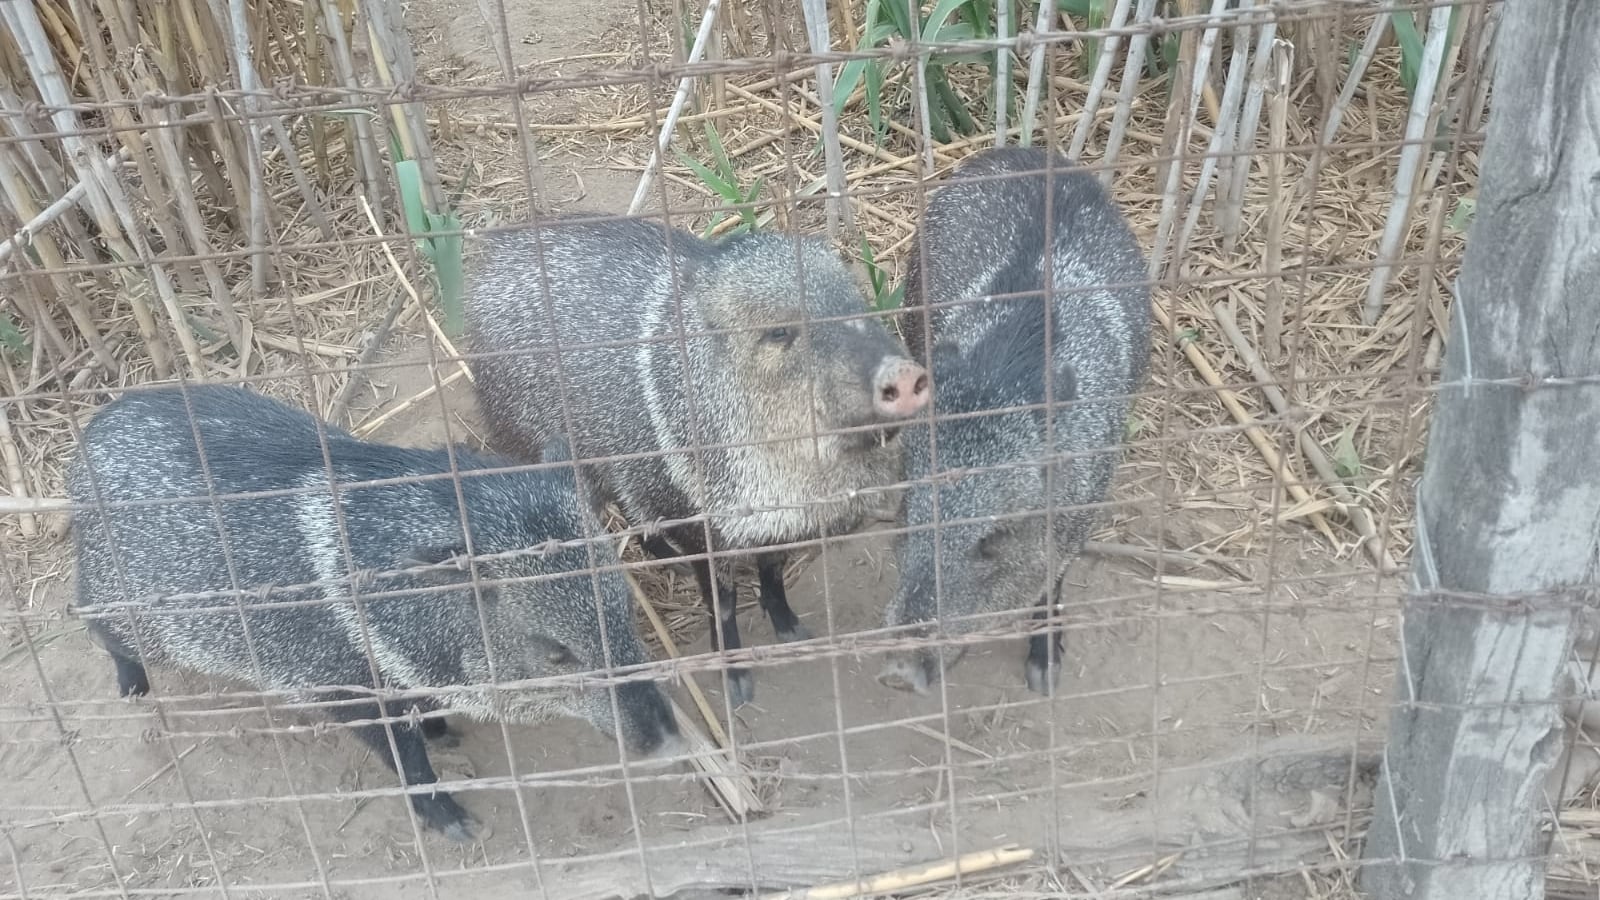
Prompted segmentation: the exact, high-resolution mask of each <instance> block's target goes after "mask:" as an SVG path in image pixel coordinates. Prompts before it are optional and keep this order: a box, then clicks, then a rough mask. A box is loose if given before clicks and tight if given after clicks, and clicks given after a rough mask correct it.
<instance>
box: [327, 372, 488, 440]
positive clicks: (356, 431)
mask: <svg viewBox="0 0 1600 900" xmlns="http://www.w3.org/2000/svg"><path fill="white" fill-rule="evenodd" d="M464 374H466V371H465V370H464V369H463V370H462V371H460V372H451V373H450V374H449V375H447V376H445V377H444V378H441V379H439V383H438V384H437V385H432V384H430V385H428V386H427V387H425V388H423V389H422V391H421V392H419V393H418V394H417V395H416V396H415V397H412V398H411V399H410V400H407V401H406V402H404V403H402V404H400V405H399V406H396V407H395V408H394V409H391V410H389V411H388V412H386V413H384V414H383V415H381V416H378V417H377V418H374V419H368V420H367V421H365V422H362V423H361V424H360V425H358V426H356V427H355V428H352V429H351V430H350V433H351V434H353V435H355V436H356V437H365V436H367V435H369V434H371V433H372V432H374V431H376V430H377V428H378V426H379V425H382V424H383V423H385V422H387V421H389V420H390V419H392V418H394V417H395V416H397V415H399V414H400V413H401V412H404V411H405V410H407V409H410V408H411V407H413V406H416V405H417V404H418V403H421V402H422V401H423V400H426V399H428V398H429V397H432V396H433V395H434V393H436V392H437V391H438V390H439V388H442V387H447V386H449V385H450V384H451V383H453V382H454V381H455V380H456V379H457V378H460V377H461V376H462V375H464Z"/></svg>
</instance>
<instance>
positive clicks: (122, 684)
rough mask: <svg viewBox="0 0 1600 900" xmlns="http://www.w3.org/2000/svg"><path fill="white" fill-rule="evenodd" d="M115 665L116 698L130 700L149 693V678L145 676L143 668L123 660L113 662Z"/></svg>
mask: <svg viewBox="0 0 1600 900" xmlns="http://www.w3.org/2000/svg"><path fill="white" fill-rule="evenodd" d="M115 662H116V664H117V696H119V697H126V698H129V699H132V698H134V697H143V696H144V695H145V694H148V693H150V678H149V676H148V675H146V674H145V671H144V666H142V665H140V664H138V663H136V662H129V661H127V660H125V659H117V660H115Z"/></svg>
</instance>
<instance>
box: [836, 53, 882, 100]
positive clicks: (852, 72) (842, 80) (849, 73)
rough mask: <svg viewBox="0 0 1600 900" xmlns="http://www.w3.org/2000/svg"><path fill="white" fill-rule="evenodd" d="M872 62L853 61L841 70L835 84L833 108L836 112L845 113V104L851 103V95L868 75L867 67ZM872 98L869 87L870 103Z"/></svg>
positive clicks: (865, 60) (867, 60)
mask: <svg viewBox="0 0 1600 900" xmlns="http://www.w3.org/2000/svg"><path fill="white" fill-rule="evenodd" d="M872 62H873V60H870V59H852V60H850V61H849V62H847V63H845V64H844V66H843V67H841V68H840V69H839V77H838V79H837V80H836V81H834V83H833V108H834V109H835V110H837V111H839V112H844V105H845V103H846V102H847V101H849V99H850V95H851V94H853V93H855V91H856V85H857V84H858V83H860V81H861V76H862V75H863V74H865V73H866V70H867V66H868V65H869V64H871V63H872ZM871 96H872V89H871V88H870V87H869V88H868V89H867V97H868V102H871Z"/></svg>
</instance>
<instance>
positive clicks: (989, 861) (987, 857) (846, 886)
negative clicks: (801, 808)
mask: <svg viewBox="0 0 1600 900" xmlns="http://www.w3.org/2000/svg"><path fill="white" fill-rule="evenodd" d="M1032 858H1033V849H1032V848H1031V847H1030V848H1019V847H1017V846H1016V845H1015V844H1011V845H1008V846H1005V847H997V848H995V849H993V850H979V851H977V852H975V853H963V854H962V855H960V856H958V857H956V858H955V859H950V860H945V861H943V862H937V863H930V864H927V865H922V866H912V867H908V868H904V869H895V870H893V871H891V872H884V873H882V874H879V875H874V876H872V877H871V878H864V879H861V880H859V881H840V882H837V883H834V884H824V885H818V886H817V887H811V888H802V889H800V890H798V891H779V892H777V893H773V894H763V895H761V900H840V898H844V897H862V896H867V895H870V894H886V893H889V892H891V891H903V890H905V889H907V888H912V887H917V886H920V885H924V884H931V883H933V882H935V881H944V880H945V879H947V878H954V877H955V876H956V875H958V874H959V875H970V874H972V873H974V872H984V871H988V870H990V869H999V868H1002V867H1004V866H1011V865H1016V864H1017V863H1020V862H1026V861H1028V860H1030V859H1032Z"/></svg>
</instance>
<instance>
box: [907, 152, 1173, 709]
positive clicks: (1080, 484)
mask: <svg viewBox="0 0 1600 900" xmlns="http://www.w3.org/2000/svg"><path fill="white" fill-rule="evenodd" d="M1046 152H1047V151H1044V150H1041V149H1016V148H1008V149H1000V150H990V151H986V152H982V153H978V154H975V155H973V156H972V157H970V158H969V159H967V160H965V161H963V162H962V163H961V164H960V165H958V166H957V167H956V168H955V169H954V170H953V171H952V172H951V175H950V178H951V181H952V182H955V181H956V180H958V179H977V178H983V177H985V176H997V175H999V176H1006V175H1008V174H1009V175H1010V176H1011V177H1004V178H1003V179H997V180H987V181H970V182H967V183H950V184H946V185H944V186H941V187H939V188H937V189H935V190H934V191H932V192H931V193H930V198H929V201H928V207H927V213H926V215H925V217H924V219H923V222H922V225H921V229H920V234H919V236H918V239H917V241H916V242H914V243H913V245H912V254H913V255H912V262H911V266H910V268H909V270H908V272H907V287H906V305H907V306H908V307H924V309H913V310H912V311H911V312H910V313H909V314H907V315H906V317H905V318H906V319H907V320H908V321H907V323H906V325H907V328H906V331H907V338H906V340H907V344H908V345H909V346H910V347H911V349H912V351H913V352H915V353H918V354H919V356H920V355H921V354H922V353H923V352H924V351H923V348H924V346H925V345H931V346H932V356H933V362H932V363H931V364H930V365H929V368H930V369H931V370H932V372H933V377H934V382H935V383H934V390H935V394H936V397H935V401H934V416H935V421H936V423H937V424H936V426H935V427H936V428H937V429H938V432H937V435H936V437H937V441H936V442H933V443H934V446H935V448H936V452H937V465H934V464H933V460H932V458H931V456H930V441H929V435H928V426H926V425H919V426H917V427H915V428H908V429H907V430H906V433H905V436H904V437H903V438H902V439H901V440H902V442H903V443H904V446H905V451H906V458H905V479H906V480H907V481H908V482H917V483H916V484H915V486H914V487H912V488H911V489H910V490H908V491H907V492H906V494H905V496H904V497H903V499H902V505H901V510H900V525H901V527H903V528H909V529H913V530H908V531H905V532H902V534H901V536H900V538H899V540H898V547H897V553H898V556H899V568H900V584H899V587H898V589H897V591H896V594H895V598H894V601H893V603H892V604H891V605H890V607H889V610H888V615H887V620H888V624H889V625H890V626H900V625H911V624H913V623H918V622H929V623H931V622H934V621H935V620H938V619H944V618H948V619H953V620H954V621H947V622H944V623H943V632H944V633H945V634H947V635H960V634H964V633H970V632H972V631H974V630H976V629H977V628H979V627H982V626H983V625H984V624H985V623H983V622H982V621H976V619H978V618H979V617H980V616H981V614H985V613H997V612H1002V611H1006V610H1011V609H1016V608H1018V607H1020V606H1022V605H1023V604H1024V603H1037V604H1041V605H1042V604H1045V603H1049V602H1053V598H1054V597H1056V596H1057V594H1058V592H1059V590H1060V585H1061V579H1062V577H1063V576H1064V574H1065V569H1066V567H1067V564H1068V563H1069V562H1071V560H1072V559H1073V557H1074V556H1076V555H1077V554H1078V553H1079V552H1080V550H1081V549H1082V547H1083V544H1084V541H1085V540H1086V539H1087V538H1088V535H1089V532H1090V530H1091V528H1092V526H1093V523H1094V520H1095V510H1094V509H1093V508H1092V506H1093V505H1094V504H1097V503H1101V502H1103V501H1104V499H1105V497H1106V493H1107V490H1108V489H1109V487H1110V484H1111V477H1112V474H1113V472H1114V471H1115V469H1116V465H1117V461H1118V458H1119V456H1120V447H1121V443H1122V439H1123V434H1124V431H1125V429H1126V423H1127V416H1128V410H1129V407H1130V406H1131V404H1132V398H1131V397H1130V395H1131V394H1132V393H1134V392H1135V391H1136V390H1138V388H1139V385H1140V384H1141V383H1142V381H1143V379H1144V375H1145V370H1146V367H1147V366H1148V362H1149V316H1150V293H1149V288H1148V287H1146V286H1143V284H1142V282H1145V281H1146V280H1147V278H1148V275H1147V273H1146V262H1145V259H1144V257H1143V253H1142V252H1141V250H1140V248H1139V245H1138V243H1137V242H1136V241H1135V239H1134V236H1133V233H1132V232H1131V231H1130V230H1129V228H1128V225H1127V223H1126V222H1125V220H1124V219H1123V217H1122V215H1121V214H1120V213H1119V212H1118V210H1117V209H1116V207H1115V206H1114V205H1113V204H1112V202H1111V200H1110V198H1108V197H1107V196H1106V194H1105V192H1104V191H1103V190H1102V189H1101V187H1100V185H1099V183H1098V182H1097V181H1095V179H1094V178H1093V177H1092V176H1091V175H1089V174H1087V173H1086V172H1083V171H1082V170H1074V169H1070V168H1069V166H1070V165H1071V164H1070V163H1069V162H1068V161H1067V160H1066V159H1065V158H1064V157H1062V156H1061V155H1059V154H1055V153H1050V157H1051V158H1052V159H1051V161H1050V162H1049V165H1051V167H1052V168H1053V171H1052V172H1051V174H1050V178H1051V184H1050V187H1049V191H1050V193H1049V195H1048V196H1049V197H1050V198H1051V201H1052V202H1051V211H1050V217H1051V218H1050V224H1049V225H1048V226H1047V225H1046V218H1045V215H1046V213H1045V201H1046V197H1047V195H1046V180H1045V178H1046V176H1045V174H1044V171H1043V170H1044V168H1045V166H1046V165H1047V161H1046ZM1023 173H1028V174H1023ZM1018 176H1020V177H1018ZM1047 227H1048V229H1049V232H1048V237H1049V247H1048V249H1047V248H1046V237H1047V233H1046V228H1047ZM923 264H925V267H924V265H923ZM1047 265H1048V266H1049V267H1050V269H1049V271H1050V278H1051V283H1050V284H1049V285H1048V290H1049V294H1048V296H1049V300H1050V306H1049V310H1050V318H1049V322H1048V325H1049V329H1048V335H1049V351H1048V352H1049V354H1050V355H1049V357H1048V358H1047V357H1046V355H1045V354H1046V343H1045V340H1046V318H1045V309H1046V307H1045V305H1044V300H1043V297H1044V296H1046V295H1045V291H1046V289H1047V285H1046V283H1045V277H1046V270H1045V266H1047ZM1005 295H1016V296H1015V297H1009V298H1008V297H1006V296H1005ZM936 304H948V305H945V306H936ZM924 311H925V312H926V313H927V315H928V323H929V324H928V328H929V331H930V335H929V336H930V337H931V340H929V339H928V337H925V336H924V331H923V329H922V327H921V325H920V322H917V321H913V320H917V319H920V317H921V315H922V313H923V312H924ZM1047 371H1048V373H1049V376H1050V379H1051V396H1050V397H1049V400H1050V401H1051V403H1052V406H1053V408H1054V410H1055V415H1054V428H1053V437H1054V441H1053V443H1052V442H1051V441H1050V440H1049V438H1048V436H1047V432H1046V419H1045V412H1044V410H1043V409H1042V408H1041V407H1042V406H1043V404H1044V403H1045V402H1046V399H1047V398H1046V394H1045V380H1046V372H1047ZM1019 406H1020V407H1027V406H1034V407H1035V408H1034V409H1025V410H1019V411H1012V412H1000V413H999V414H984V415H979V416H969V417H966V418H961V419H955V420H947V419H946V418H945V417H947V416H950V415H953V414H962V413H979V412H980V411H987V410H1005V409H1007V408H1009V407H1019ZM1051 457H1053V458H1054V460H1055V462H1054V465H1053V468H1054V472H1053V477H1054V483H1053V491H1050V490H1047V488H1046V480H1045V478H1046V473H1045V470H1044V462H1045V461H1047V459H1048V458H1051ZM968 469H976V470H978V471H974V472H964V471H963V470H968ZM952 477H955V480H950V479H951V478H952ZM930 479H931V480H933V481H937V482H939V488H938V498H937V504H938V506H937V519H938V521H937V523H935V507H934V499H935V498H934V496H933V494H934V490H933V487H932V486H931V485H930V483H929V482H930ZM1046 509H1048V510H1049V512H1048V513H1046V512H1045V510H1046ZM1019 513H1020V514H1021V516H1020V517H1019V516H1018V515H1017V514H1019ZM1047 515H1048V516H1049V517H1050V518H1048V519H1047ZM994 517H999V518H994ZM961 520H966V521H961ZM1052 520H1053V526H1054V531H1053V539H1054V545H1053V547H1051V546H1048V545H1047V544H1046V540H1047V525H1048V524H1050V522H1051V521H1052ZM946 522H953V523H954V524H948V525H947V524H945V523H946ZM935 528H937V530H938V532H939V536H940V537H939V542H940V545H939V548H938V557H937V558H938V560H939V562H938V573H937V574H938V579H937V581H936V580H935V559H936V557H935V547H934V529H935ZM1052 551H1053V554H1052ZM941 601H942V602H941ZM1041 612H1043V610H1041ZM1035 617H1036V618H1037V617H1039V614H1037V613H1036V614H1035ZM922 633H924V634H926V633H928V632H927V630H926V629H924V630H922ZM1059 642H1060V638H1059V636H1057V635H1056V634H1054V633H1052V632H1050V631H1045V632H1043V633H1039V634H1036V635H1035V636H1034V637H1032V638H1031V639H1030V641H1029V646H1028V664H1027V683H1028V686H1029V687H1030V688H1032V689H1033V690H1035V691H1038V692H1040V693H1047V692H1048V690H1047V688H1048V686H1053V685H1054V684H1055V683H1056V680H1057V679H1058V677H1059V653H1060V643H1059ZM961 656H962V650H961V649H956V648H952V647H945V648H943V649H942V651H940V652H939V653H936V652H935V651H934V650H933V649H932V648H923V649H916V650H909V651H903V652H899V653H893V654H890V656H889V660H888V663H887V665H886V666H885V667H884V669H883V672H882V674H881V675H880V676H879V678H880V680H882V681H883V682H884V683H885V684H887V685H890V686H892V687H896V688H899V689H901V690H912V691H917V692H919V693H920V692H922V691H925V690H927V689H928V687H929V686H930V685H931V684H934V683H936V682H937V680H938V678H939V670H940V662H941V659H942V662H943V664H944V666H945V667H949V666H953V665H955V664H956V663H957V662H958V661H959V660H960V658H961Z"/></svg>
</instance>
